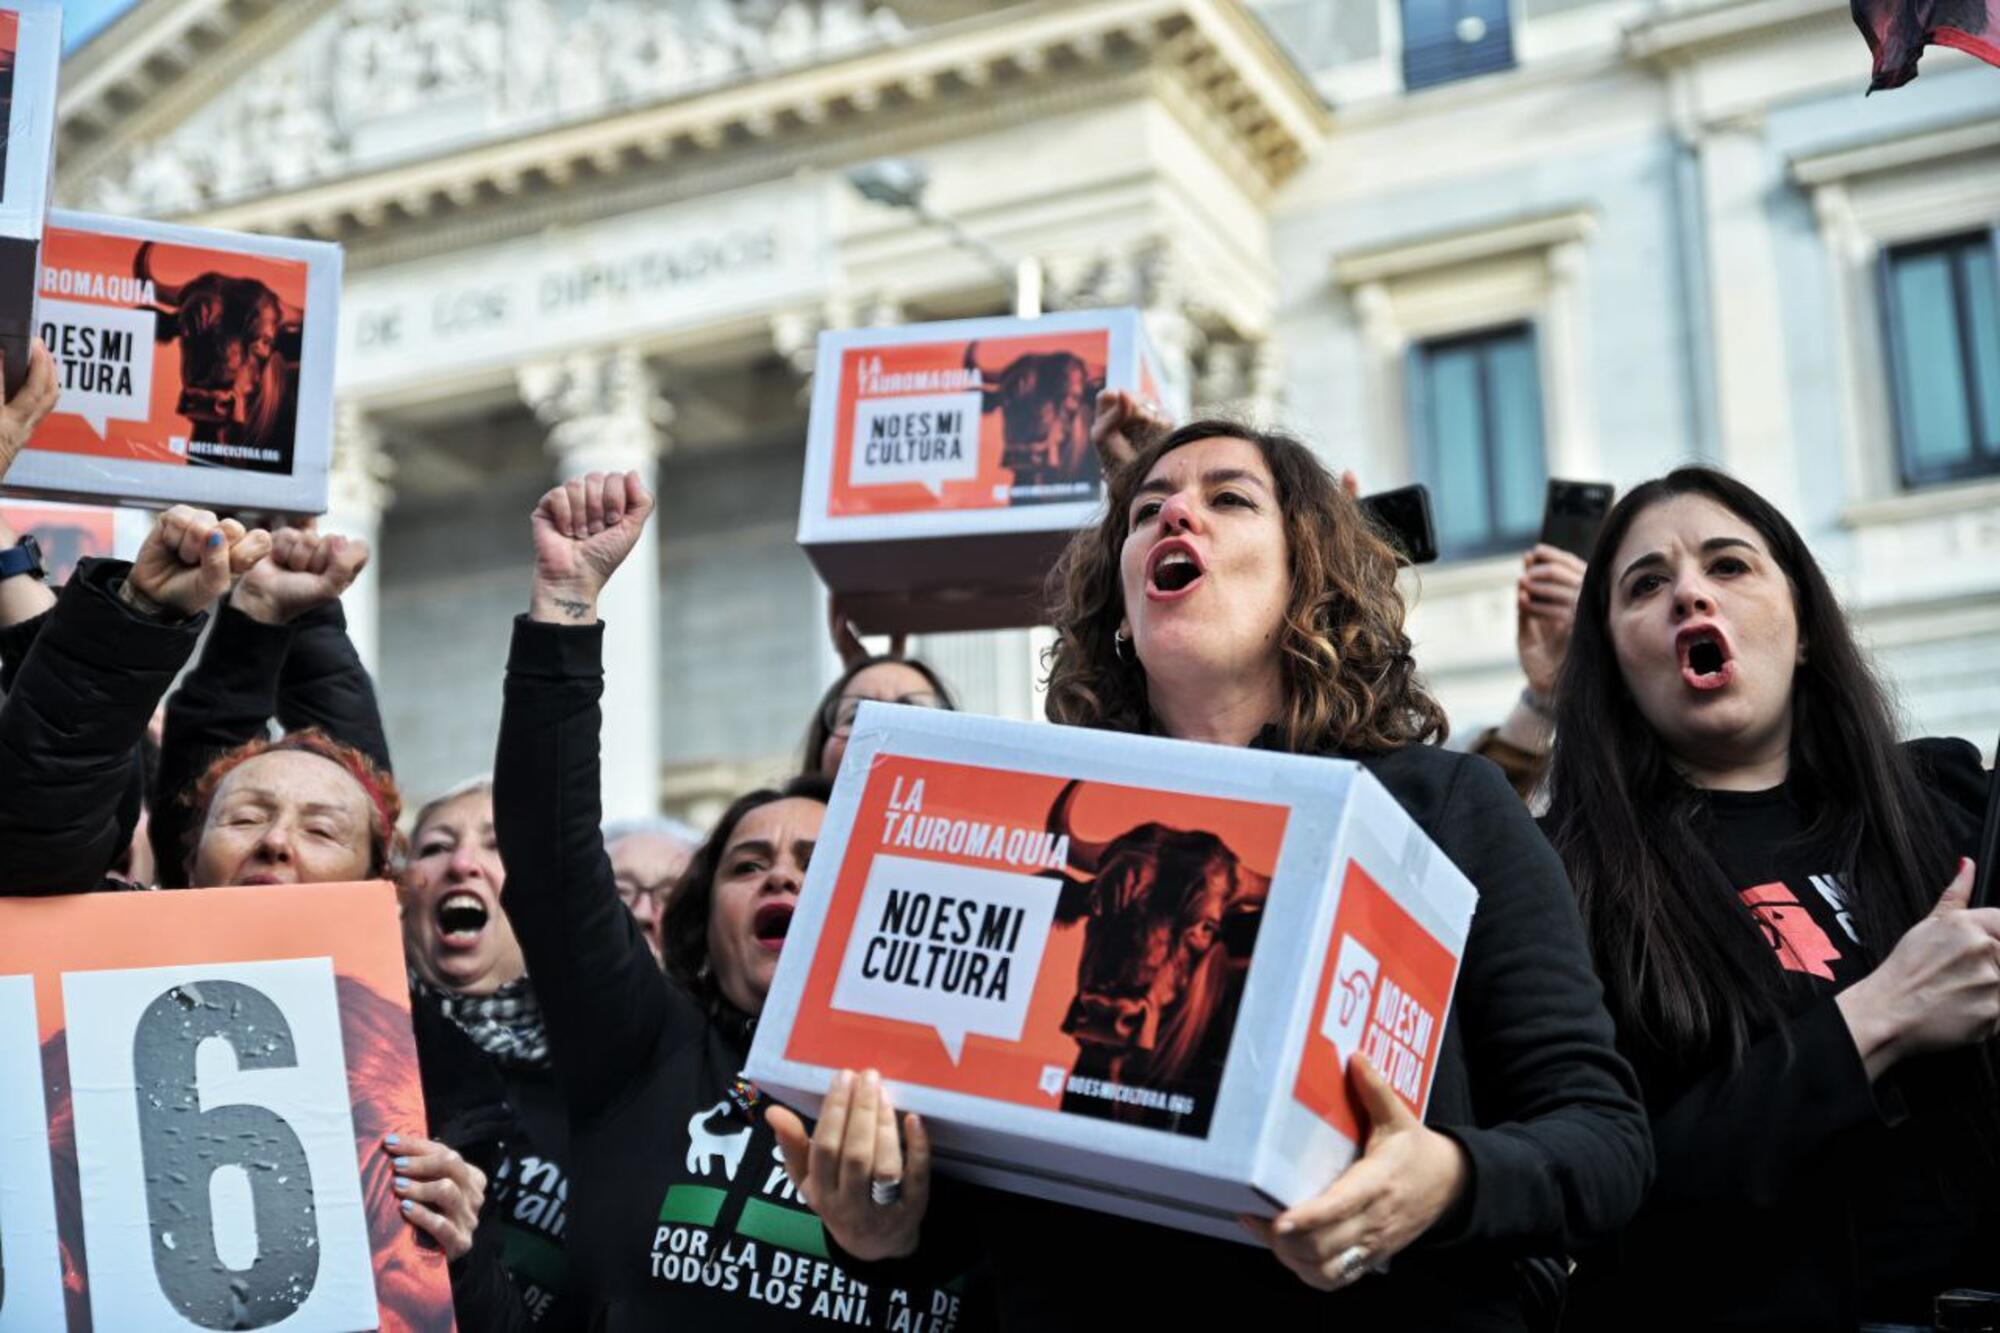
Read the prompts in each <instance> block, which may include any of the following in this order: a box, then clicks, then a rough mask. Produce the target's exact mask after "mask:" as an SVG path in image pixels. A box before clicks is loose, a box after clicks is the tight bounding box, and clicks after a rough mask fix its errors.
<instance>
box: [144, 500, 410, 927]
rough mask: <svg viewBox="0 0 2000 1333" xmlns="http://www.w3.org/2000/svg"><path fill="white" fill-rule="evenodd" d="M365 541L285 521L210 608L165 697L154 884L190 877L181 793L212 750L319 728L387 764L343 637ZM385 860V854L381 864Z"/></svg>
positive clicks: (363, 673) (364, 681) (377, 716)
mask: <svg viewBox="0 0 2000 1333" xmlns="http://www.w3.org/2000/svg"><path fill="white" fill-rule="evenodd" d="M369 554H370V552H369V548H368V544H367V543H366V542H362V541H356V540H353V539H350V538H347V537H342V536H338V535H327V536H321V535H320V534H319V533H318V532H317V531H316V530H315V529H314V528H313V527H311V526H310V525H308V526H306V527H304V528H281V529H279V530H278V531H276V532H275V533H273V534H272V536H271V549H270V555H269V556H268V557H267V558H265V559H263V560H260V561H258V562H257V563H255V564H253V565H251V566H250V567H249V569H248V570H247V571H245V572H244V574H243V576H242V578H240V579H239V580H237V582H236V585H235V587H234V588H233V589H232V590H231V591H230V593H229V595H228V596H227V597H226V598H224V599H223V600H222V601H221V603H220V604H219V605H218V606H217V608H216V611H215V624H214V627H213V628H212V629H211V630H210V631H209V633H208V635H207V637H206V639H205V641H204V643H203V646H202V650H201V656H200V657H199V658H198V659H196V662H195V665H194V667H193V668H192V669H191V670H189V671H188V673H187V675H186V676H185V677H184V678H183V679H182V681H181V684H180V687H179V688H178V689H176V690H175V691H174V692H173V694H172V695H170V696H169V697H168V699H167V705H166V719H165V723H164V726H163V727H162V734H161V740H160V764H159V773H158V777H157V779H156V785H155V787H154V791H153V812H154V813H153V818H152V820H151V835H152V838H153V853H154V859H155V860H156V861H157V863H158V865H159V874H160V883H161V884H162V885H164V886H166V887H168V888H175V887H181V886H185V885H186V884H188V883H189V882H190V881H189V879H188V877H187V875H188V864H187V860H188V852H189V849H190V847H191V845H192V840H193V838H194V837H195V836H196V833H197V831H198V830H197V828H195V827H191V826H190V825H189V822H188V806H187V794H188V792H189V791H190V789H191V788H192V786H193V784H194V781H195V779H196V777H197V775H198V774H200V773H201V772H202V771H203V770H204V769H205V768H207V767H208V765H209V764H210V763H212V762H213V760H214V759H215V757H216V756H217V755H219V754H221V753H223V752H224V751H226V750H229V749H231V748H233V747H235V746H238V745H241V744H243V743H244V742H246V741H249V740H252V739H254V738H256V737H260V736H263V735H265V734H266V732H267V728H268V726H269V723H270V721H271V719H273V718H276V719H277V721H278V723H279V725H280V726H281V727H282V728H283V729H284V730H285V731H287V732H292V731H300V730H305V729H307V728H317V729H318V730H320V731H322V732H324V733H325V734H326V735H328V736H329V737H331V738H333V739H334V740H337V741H340V742H342V743H343V744H346V745H349V746H352V747H353V748H354V749H356V750H358V751H359V752H360V753H361V754H363V755H365V756H366V757H367V758H368V760H369V762H370V763H371V764H372V765H374V766H375V767H376V768H378V769H381V770H382V771H384V772H387V771H388V769H389V743H388V740H387V738H386V737H385V736H384V735H383V731H382V718H381V709H380V707H379V706H378V705H377V703H376V700H375V687H374V683H373V682H372V681H371V680H370V679H369V676H368V671H367V669H366V668H365V667H364V666H363V665H362V664H361V658H360V655H359V654H357V653H356V652H355V650H354V645H353V643H352V642H351V641H350V640H349V639H348V637H347V622H346V620H345V619H344V617H343V616H342V613H341V609H340V598H341V595H342V594H343V593H345V592H346V590H347V589H348V588H349V587H350V586H351V585H352V584H353V582H354V580H355V579H356V578H357V577H358V576H359V575H360V573H361V571H362V569H364V568H365V567H366V566H367V563H368V560H369ZM384 865H385V867H386V862H385V863H384Z"/></svg>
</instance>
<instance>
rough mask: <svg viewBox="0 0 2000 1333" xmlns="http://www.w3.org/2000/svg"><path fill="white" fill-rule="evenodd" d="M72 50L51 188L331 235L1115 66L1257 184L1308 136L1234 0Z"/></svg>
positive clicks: (187, 9) (529, 8)
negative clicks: (1146, 78) (1197, 123)
mask: <svg viewBox="0 0 2000 1333" xmlns="http://www.w3.org/2000/svg"><path fill="white" fill-rule="evenodd" d="M968 14H969V16H968ZM149 52H150V54H148V53H149ZM72 63H73V64H74V65H76V66H78V68H77V69H76V70H75V73H74V77H72V78H70V79H69V87H68V88H67V90H66V95H65V101H64V108H63V110H64V122H63V133H64V143H63V151H62V156H61V158H60V160H59V175H58V194H59V196H60V197H62V198H63V199H64V200H65V202H68V203H71V204H73V205H76V206H80V207H85V208H93V209H98V210H102V211H107V212H129V213H144V214H148V215H151V216H159V217H173V216H185V217H192V218H197V219H200V220H204V221H210V222H214V223H217V224H220V225H230V226H239V227H246V228H252V229H257V230H265V231H286V232H297V233H303V234H311V235H317V236H324V237H331V238H337V239H343V240H356V239H361V238H363V237H366V236H367V235H368V234H370V233H372V232H376V231H378V230H380V229H383V228H386V227H390V226H394V225H397V224H400V223H405V222H408V221H411V220H415V219H434V218H438V217H441V216H446V215H449V214H451V213H453V212H462V211H467V210H477V209H480V208H482V207H484V206H487V205H491V204H495V203H499V202H503V201H506V200H508V199H511V198H514V197H516V196H519V195H522V194H524V193H527V194H547V193H550V192H561V191H564V190H567V189H570V188H572V187H576V186H582V185H589V184H592V183H595V182H601V181H604V180H607V179H610V178H622V177H625V176H628V175H630V174H632V173H634V172H643V171H645V170H647V169H649V168H664V169H667V170H677V169H680V168H684V167H696V166H698V165H699V164H700V162H701V161H702V160H703V159H704V158H712V157H714V156H716V155H718V154H721V153H723V152H725V151H728V150H733V149H745V148H749V149H755V148H759V147H762V146H767V145H769V144H771V143H773V142H776V141H781V140H785V139H795V140H804V139H811V138H813V137H815V136H819V137H824V136H826V135H828V134H829V133H838V132H840V131H843V130H847V131H852V132H855V133H866V132H868V131H869V130H870V129H871V128H872V126H873V125H874V124H875V123H876V122H885V123H886V122H888V121H890V120H895V121H896V122H897V123H899V124H907V123H908V122H909V121H910V120H911V119H912V118H916V119H921V118H923V117H924V116H925V115H926V114H927V113H928V112H930V111H932V110H933V109H936V108H938V107H939V106H940V104H944V103H957V104H961V105H962V104H967V103H971V102H976V101H978V100H981V99H999V98H1014V97H1018V96H1024V95H1025V96H1032V95H1033V94H1034V93H1035V92H1037V91H1044V90H1050V89H1059V88H1063V87H1070V88H1075V87H1078V86H1084V85H1087V84H1088V83H1089V82H1090V81H1092V80H1093V79H1100V78H1102V77H1103V75H1104V74H1105V73H1106V72H1107V70H1109V69H1114V68H1115V69H1116V70H1117V71H1118V72H1121V73H1131V72H1133V71H1134V70H1138V69H1152V70H1157V71H1158V72H1159V73H1161V74H1162V75H1164V76H1165V77H1166V78H1167V79H1169V80H1170V81H1171V83H1172V84H1173V86H1174V88H1175V90H1176V93H1177V95H1180V96H1183V97H1191V98H1192V100H1193V101H1194V102H1196V103H1198V104H1199V106H1200V108H1201V109H1202V112H1203V113H1204V114H1205V115H1206V116H1207V118H1208V119H1209V120H1210V121H1211V122H1212V124H1213V126H1214V127H1215V130H1216V131H1217V136H1216V137H1217V149H1218V155H1219V156H1222V157H1224V158H1226V159H1228V161H1229V163H1230V165H1232V166H1234V167H1235V168H1237V169H1239V170H1240V171H1241V172H1242V173H1244V174H1245V175H1246V176H1247V177H1249V178H1251V179H1254V180H1255V181H1256V182H1258V183H1259V184H1260V185H1261V186H1262V187H1263V188H1266V189H1268V188H1270V187H1272V186H1274V185H1275V184H1276V183H1277V182H1279V181H1281V180H1282V179H1284V178H1285V177H1286V176H1288V175H1289V174H1290V173H1291V171H1292V170H1294V169H1295V168H1296V166H1297V165H1298V164H1299V163H1300V162H1301V161H1303V159H1304V157H1305V156H1306V154H1307V153H1308V152H1309V151H1310V150H1311V149H1312V148H1313V147H1314V146H1315V144H1316V143H1317V141H1318V140H1319V138H1320V137H1321V136H1323V134H1324V132H1325V129H1326V124H1325V113H1324V111H1323V110H1322V109H1321V107H1320V104H1319V102H1318V99H1317V97H1316V95H1315V94H1314V93H1313V90H1312V89H1311V87H1310V85H1309V84H1308V83H1307V81H1306V80H1305V79H1304V77H1303V76H1302V75H1300V74H1299V72H1298V71H1297V70H1296V69H1295V68H1293V66H1292V65H1291V63H1290V61H1289V59H1288V58H1287V57H1286V56H1285V55H1284V54H1283V52H1282V51H1280V50H1279V49H1278V47H1277V46H1276V45H1275V44H1274V43H1273V42H1271V40H1270V39H1269V37H1268V36H1267V35H1266V34H1265V33H1264V31H1263V29H1262V28H1261V26H1259V25H1258V23H1257V22H1256V20H1255V19H1254V18H1253V17H1252V16H1251V15H1250V14H1249V13H1248V12H1247V11H1246V10H1244V8H1243V7H1242V5H1241V3H1240V0H1097V2H1095V3H1086V4H1076V3H1058V2H1057V0H1034V2H1031V3H1020V4H1007V5H997V6H996V5H984V6H971V7H969V8H968V7H967V6H963V5H958V4H955V3H940V0H903V3H902V4H899V5H891V4H884V3H878V2H877V0H817V2H816V3H806V2H805V0H679V2H677V3H660V2H659V0H585V2H584V3H574V2H573V0H339V2H337V3H336V2H335V0H290V2H288V3H285V4H265V3H263V0H234V3H224V2H223V0H151V2H150V3H147V4H142V5H140V6H138V7H137V9H135V11H134V12H133V13H132V14H131V15H129V16H128V17H127V18H126V19H125V20H122V21H121V22H120V23H119V24H118V25H115V26H114V28H113V29H111V30H110V31H109V32H107V33H106V34H105V35H104V36H103V37H101V38H99V39H98V41H96V42H93V43H92V44H91V45H90V46H89V47H86V48H85V50H84V51H83V52H82V53H80V54H79V56H78V57H77V58H76V60H75V61H73V62H72ZM225 70H226V71H231V72H230V73H228V74H227V75H224V74H223V73H221V71H225Z"/></svg>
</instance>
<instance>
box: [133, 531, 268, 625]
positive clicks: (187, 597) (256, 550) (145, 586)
mask: <svg viewBox="0 0 2000 1333" xmlns="http://www.w3.org/2000/svg"><path fill="white" fill-rule="evenodd" d="M270 549H271V534H270V533H268V532H266V531H264V530H263V529H262V528H257V529H254V530H249V531H246V530H245V529H244V527H243V525H242V524H241V523H238V522H237V521H236V520H235V519H233V518H225V519H221V520H218V519H217V518H216V517H215V515H214V514H212V513H210V512H209V511H208V510H206V509H194V508H191V507H189V506H187V505H175V506H174V507H173V508H172V509H169V510H167V511H166V512H165V513H164V514H161V515H160V517H159V520H158V521H157V522H155V523H154V524H153V530H152V531H151V532H149V533H147V534H146V541H145V543H144V544H143V545H142V546H140V548H139V554H138V556H137V557H136V558H134V559H133V561H132V570H131V572H130V573H129V574H127V575H126V576H125V589H124V593H123V596H124V598H125V600H126V601H127V602H128V603H131V604H132V605H134V606H136V607H138V608H139V609H140V610H142V611H146V612H149V613H156V612H158V611H162V610H165V611H171V612H174V613H176V614H178V615H181V616H192V615H198V614H200V613H201V612H203V611H206V610H207V609H208V608H209V607H211V606H213V605H215V602H216V599H217V598H219V597H221V596H222V594H223V592H224V591H225V590H226V589H227V588H228V587H229V584H230V580H232V579H234V578H235V577H236V576H237V575H239V574H243V573H246V572H248V571H249V569H250V568H251V567H252V566H254V565H255V564H256V563H257V562H258V561H259V560H262V559H263V558H264V556H265V555H266V554H268V553H269V551H270Z"/></svg>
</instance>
